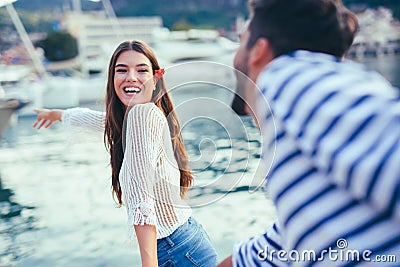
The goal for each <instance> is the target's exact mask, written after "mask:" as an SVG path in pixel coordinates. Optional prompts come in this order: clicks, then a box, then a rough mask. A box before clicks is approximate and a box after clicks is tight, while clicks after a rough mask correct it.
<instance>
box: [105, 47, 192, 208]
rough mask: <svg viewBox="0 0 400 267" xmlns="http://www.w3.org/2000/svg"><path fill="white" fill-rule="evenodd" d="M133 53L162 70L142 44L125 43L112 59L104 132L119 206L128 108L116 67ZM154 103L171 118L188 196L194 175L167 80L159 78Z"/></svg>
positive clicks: (182, 186)
mask: <svg viewBox="0 0 400 267" xmlns="http://www.w3.org/2000/svg"><path fill="white" fill-rule="evenodd" d="M129 50H133V51H136V52H139V53H141V54H143V55H145V56H146V57H147V58H148V59H149V60H150V62H151V65H152V69H153V74H154V71H155V70H158V69H160V65H159V64H158V61H157V58H156V57H155V55H154V53H153V51H152V50H151V49H150V47H149V46H148V45H147V44H145V43H144V42H142V41H126V42H123V43H121V44H120V45H119V46H118V47H117V49H116V50H115V51H114V53H113V55H112V56H111V60H110V63H109V67H108V79H107V90H106V122H105V132H104V143H105V145H106V148H107V150H108V152H109V153H110V164H111V170H112V174H111V176H112V192H113V195H114V196H116V197H117V200H118V204H119V205H122V204H123V203H122V191H121V185H120V182H119V172H120V170H121V165H122V161H123V159H124V148H123V137H122V136H123V123H124V116H125V112H126V107H125V106H124V104H123V103H122V102H121V101H120V100H119V98H118V96H117V94H116V93H115V88H114V74H115V64H116V61H117V59H118V57H119V55H120V54H121V53H122V52H124V51H129ZM151 101H152V102H154V103H155V105H156V106H157V107H159V108H160V109H161V110H162V112H163V113H164V115H165V116H166V118H167V122H168V126H169V130H170V133H171V140H172V147H173V149H174V155H175V159H176V161H177V163H178V167H179V171H180V186H181V189H180V194H181V198H183V197H184V196H185V193H186V192H187V190H188V189H189V188H190V187H191V185H192V183H193V174H192V172H191V171H190V168H189V163H188V157H187V154H186V151H185V147H184V143H183V139H182V135H181V131H180V124H179V120H178V116H177V115H176V113H175V111H174V106H173V105H172V101H171V98H170V96H169V93H168V91H167V87H166V85H165V82H164V78H159V79H158V81H157V83H156V89H155V91H154V92H153V96H152V100H151Z"/></svg>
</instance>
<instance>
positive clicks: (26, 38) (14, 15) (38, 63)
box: [6, 3, 46, 77]
mask: <svg viewBox="0 0 400 267" xmlns="http://www.w3.org/2000/svg"><path fill="white" fill-rule="evenodd" d="M6 8H7V11H8V14H10V17H11V20H12V21H13V23H14V25H15V28H16V29H17V31H18V34H19V36H21V39H22V42H23V43H24V46H25V48H26V50H27V51H28V53H29V55H30V57H31V59H32V61H33V64H34V66H35V69H36V70H37V72H38V73H39V75H40V77H44V76H46V69H45V67H44V66H43V64H42V62H41V61H40V59H39V58H38V56H37V54H36V53H35V48H34V47H33V44H32V41H31V39H29V36H28V33H27V32H26V30H25V27H24V25H23V24H22V22H21V20H20V18H19V16H18V14H17V11H16V10H15V8H14V6H13V4H12V3H10V4H7V5H6Z"/></svg>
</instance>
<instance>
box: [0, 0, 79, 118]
mask: <svg viewBox="0 0 400 267" xmlns="http://www.w3.org/2000/svg"><path fill="white" fill-rule="evenodd" d="M15 1H16V0H0V7H3V6H5V7H6V8H7V11H8V14H9V15H10V17H11V19H12V21H13V23H14V26H15V28H16V29H17V32H18V34H19V36H20V37H21V39H22V41H23V43H24V46H25V48H26V49H27V51H28V53H29V55H30V56H31V59H32V62H33V66H9V65H2V66H1V69H0V73H1V76H0V83H1V84H2V85H4V86H3V87H4V90H5V98H15V99H27V101H29V102H30V105H27V106H26V107H24V108H22V109H21V110H19V111H18V114H19V115H20V116H24V115H35V113H34V111H33V109H34V108H67V107H74V106H77V105H79V91H78V90H79V89H78V88H77V85H76V83H75V81H74V80H73V79H69V78H67V77H57V76H53V75H50V74H49V73H47V72H46V69H45V67H44V65H43V63H42V61H41V60H40V58H39V57H38V55H37V54H36V53H35V49H34V47H33V44H32V42H31V40H30V39H29V36H28V34H27V33H26V30H25V28H24V26H23V24H22V22H21V20H20V18H19V16H18V14H17V12H16V11H15V9H14V6H13V4H12V3H13V2H15Z"/></svg>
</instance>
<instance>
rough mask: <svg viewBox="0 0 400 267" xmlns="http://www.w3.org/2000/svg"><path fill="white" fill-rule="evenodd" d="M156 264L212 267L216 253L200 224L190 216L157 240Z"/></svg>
mask: <svg viewBox="0 0 400 267" xmlns="http://www.w3.org/2000/svg"><path fill="white" fill-rule="evenodd" d="M157 256H158V266H161V267H173V266H179V267H185V266H198V267H199V266H201V267H209V266H210V267H211V266H212V267H214V266H216V265H217V263H218V262H217V253H216V251H215V249H214V247H213V246H212V245H211V241H210V238H209V237H208V235H207V233H206V232H205V231H204V229H203V227H202V226H201V224H199V223H198V222H197V221H196V220H195V219H193V218H192V217H190V218H189V219H188V220H187V222H185V223H184V224H183V225H181V226H179V227H178V229H176V230H175V231H174V232H173V233H172V234H170V235H169V236H167V237H164V238H162V239H158V240H157Z"/></svg>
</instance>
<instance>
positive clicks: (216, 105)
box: [0, 57, 400, 267]
mask: <svg viewBox="0 0 400 267" xmlns="http://www.w3.org/2000/svg"><path fill="white" fill-rule="evenodd" d="M362 62H363V63H365V64H366V65H367V66H369V67H371V68H373V69H376V70H378V71H380V72H381V73H382V74H383V75H384V76H385V77H387V78H388V79H389V80H390V81H392V82H393V83H394V84H395V85H396V86H398V87H400V80H399V79H400V77H399V76H398V73H399V71H400V60H399V59H398V58H387V57H386V58H380V59H368V58H367V59H364V60H362ZM200 74H202V75H204V74H203V72H201V73H200ZM206 75H211V74H206ZM224 75H225V76H226V75H228V74H224ZM217 78H218V79H221V80H222V79H223V78H226V79H227V80H229V81H231V82H232V83H230V84H229V85H225V86H218V85H216V84H214V83H204V82H196V83H190V84H184V85H181V86H177V87H175V88H176V90H175V91H172V98H173V101H174V104H175V107H176V109H177V113H178V115H179V117H180V119H181V123H182V128H183V136H184V138H185V145H186V147H187V150H188V154H189V157H190V159H191V166H192V168H193V170H194V172H195V174H196V178H195V179H196V183H195V186H194V188H193V190H192V191H191V194H190V197H189V199H190V200H189V203H190V204H191V205H192V206H193V207H194V209H193V210H194V216H195V217H196V218H197V219H198V220H199V221H200V223H202V224H203V226H204V227H205V229H206V230H207V231H208V233H209V235H210V237H211V239H212V241H213V244H214V245H215V246H216V248H217V252H218V253H219V256H220V260H222V259H223V258H224V257H225V256H227V255H229V254H230V253H231V250H232V248H233V246H234V244H235V242H238V241H240V240H244V239H245V238H247V237H250V236H251V235H255V234H257V233H260V232H261V231H262V230H263V229H265V228H266V227H267V226H268V225H269V223H270V222H271V221H272V220H273V218H274V215H275V213H274V207H273V205H272V203H271V201H270V200H268V199H266V198H265V196H264V194H263V192H261V190H256V191H255V192H253V191H252V190H249V189H250V188H249V186H248V185H249V183H252V185H253V186H257V185H258V184H259V183H258V182H259V181H256V182H254V180H253V178H254V172H255V169H257V167H258V164H259V160H260V158H259V156H260V148H261V144H260V141H259V132H258V129H257V128H256V127H255V126H254V124H253V122H252V120H251V118H250V117H242V118H239V117H238V116H236V115H235V114H234V113H233V112H232V111H231V110H230V108H229V103H230V101H231V99H232V97H233V94H232V92H231V91H230V90H229V88H227V87H230V88H231V89H232V87H233V76H229V75H228V77H217ZM88 107H90V108H94V109H97V110H104V108H103V106H102V105H101V104H92V105H88ZM33 121H34V118H32V117H30V118H20V119H19V120H18V121H17V122H14V123H13V124H12V126H11V127H10V128H9V129H8V131H7V132H6V135H5V136H4V138H3V139H2V140H1V141H0V266H26V267H28V266H29V267H36V266H37V267H39V266H40V267H42V266H45V267H47V266H74V267H75V266H85V267H86V266H96V267H100V266H137V265H138V264H139V262H140V257H139V252H138V248H137V245H131V244H128V242H127V241H126V240H125V238H126V225H125V221H126V216H125V210H124V208H116V205H115V202H114V200H113V198H112V196H111V191H110V169H109V166H108V161H109V158H108V155H107V152H106V150H105V148H104V144H103V140H102V135H101V134H95V133H79V134H74V135H73V136H71V133H69V132H68V131H65V129H63V127H62V126H61V125H60V124H56V125H54V126H52V127H51V128H50V129H47V130H40V131H37V130H35V129H32V127H31V125H32V123H33Z"/></svg>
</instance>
